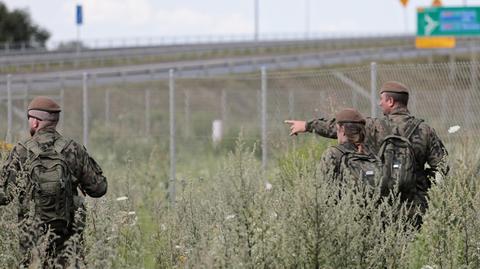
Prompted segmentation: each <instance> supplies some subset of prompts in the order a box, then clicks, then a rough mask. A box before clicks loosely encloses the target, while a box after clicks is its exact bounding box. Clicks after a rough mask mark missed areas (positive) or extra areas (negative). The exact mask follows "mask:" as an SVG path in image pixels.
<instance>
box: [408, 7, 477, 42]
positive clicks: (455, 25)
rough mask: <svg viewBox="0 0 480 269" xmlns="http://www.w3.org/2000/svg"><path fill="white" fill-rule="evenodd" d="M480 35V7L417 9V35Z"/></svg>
mask: <svg viewBox="0 0 480 269" xmlns="http://www.w3.org/2000/svg"><path fill="white" fill-rule="evenodd" d="M470 35H480V7H431V8H419V9H418V10H417V36H470Z"/></svg>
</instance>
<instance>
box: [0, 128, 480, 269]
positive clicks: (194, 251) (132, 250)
mask: <svg viewBox="0 0 480 269" xmlns="http://www.w3.org/2000/svg"><path fill="white" fill-rule="evenodd" d="M103 143H104V144H105V145H104V146H101V144H102V143H98V144H99V146H98V147H95V148H94V149H95V152H96V153H95V155H96V157H97V156H98V158H99V159H101V161H100V163H102V165H103V168H104V171H105V173H106V175H107V177H108V179H109V191H108V194H107V196H106V197H105V198H101V199H89V200H88V219H87V227H86V231H85V247H86V252H85V253H86V262H87V267H88V268H422V267H424V266H425V268H429V267H428V266H430V267H431V268H445V267H447V268H478V267H479V264H480V261H479V257H480V253H479V251H478V249H479V248H478V242H480V225H479V222H478V212H479V209H480V195H479V194H478V191H477V190H478V187H479V185H478V184H479V183H478V182H479V180H478V179H479V178H478V177H479V175H478V171H477V168H478V164H479V162H478V156H475V155H474V154H473V155H471V154H470V155H469V154H463V155H460V156H459V157H453V159H457V158H458V160H459V161H458V162H455V163H453V165H452V166H453V167H452V174H451V175H450V176H449V177H448V178H446V179H445V180H444V181H443V182H441V183H439V184H436V185H434V186H433V187H432V189H431V191H430V193H429V197H430V208H429V210H428V211H427V214H426V215H425V217H424V225H423V227H422V229H420V230H418V231H417V230H416V229H415V228H414V227H413V225H412V223H411V222H410V221H409V218H408V217H407V216H408V214H409V213H411V212H410V210H407V208H405V207H402V205H401V204H400V203H399V200H398V199H397V198H395V197H393V196H392V197H390V199H380V196H379V193H378V190H376V189H374V188H362V187H359V186H356V185H355V184H352V183H350V182H347V183H345V184H343V185H340V184H334V183H333V182H332V181H331V180H330V176H329V175H323V174H321V173H319V169H318V161H319V159H320V156H321V154H322V151H323V150H324V149H325V148H326V146H328V143H329V142H326V140H318V139H305V140H297V141H296V142H295V146H293V145H292V147H291V149H288V150H286V151H285V153H283V154H280V155H279V156H277V160H278V162H277V163H276V164H274V163H272V164H271V167H270V170H269V171H268V172H267V173H264V172H263V171H262V169H261V164H260V161H259V158H258V157H257V156H256V154H255V152H256V147H255V144H253V145H252V144H251V143H250V142H248V141H245V140H244V139H243V138H242V137H241V136H240V138H239V139H238V140H237V142H236V144H235V146H234V147H233V150H231V151H230V152H229V153H228V156H227V157H225V158H222V159H221V162H220V163H219V164H217V167H216V169H213V168H211V167H212V164H211V162H215V161H216V160H219V157H218V156H217V155H216V154H215V153H214V152H213V151H214V150H213V148H211V147H207V146H205V147H203V148H201V147H199V148H197V149H193V152H194V153H195V154H197V153H198V152H201V151H205V152H203V154H204V155H202V158H197V162H198V165H199V166H203V167H209V168H208V169H207V170H208V173H205V174H204V175H203V176H198V174H195V173H188V174H187V173H182V174H181V175H180V176H179V178H178V181H177V185H176V189H177V194H176V203H175V205H174V206H173V205H171V204H170V203H169V195H168V188H169V187H170V186H169V183H168V182H169V181H168V176H167V174H168V173H167V170H168V159H167V158H166V151H165V148H164V147H162V146H153V147H151V146H150V149H148V148H146V147H144V145H143V146H142V145H137V146H138V149H137V150H135V149H133V148H134V144H133V143H129V142H128V141H123V142H120V140H118V141H117V140H115V141H110V142H109V141H104V142H103ZM121 143H124V147H125V149H118V148H119V147H121ZM145 144H149V145H151V144H150V143H147V142H145ZM289 147H290V145H289ZM114 149H115V150H114ZM209 151H211V152H209ZM141 152H143V153H144V154H143V155H142V154H140V153H141ZM145 152H150V154H145ZM109 156H113V157H109ZM205 156H206V157H205ZM455 156H456V155H455ZM192 163H193V162H192ZM192 167H194V166H192ZM188 168H189V167H184V168H182V169H188ZM190 168H191V167H190ZM122 196H125V197H127V199H126V200H123V199H119V200H117V198H119V197H122ZM0 215H1V221H0V231H1V232H0V240H1V242H2V244H1V245H0V248H1V251H2V252H1V253H2V254H1V255H0V267H2V268H4V267H6V268H12V267H15V266H16V264H18V261H19V260H20V259H21V256H20V255H19V253H18V250H17V247H16V244H17V241H16V239H17V236H18V233H19V231H18V227H17V224H16V207H15V206H14V205H9V206H7V207H3V208H2V210H1V211H0Z"/></svg>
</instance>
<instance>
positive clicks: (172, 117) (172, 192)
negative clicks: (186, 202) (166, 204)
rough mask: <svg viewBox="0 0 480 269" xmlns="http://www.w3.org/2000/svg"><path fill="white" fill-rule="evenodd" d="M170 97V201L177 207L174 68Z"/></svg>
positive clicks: (170, 80)
mask: <svg viewBox="0 0 480 269" xmlns="http://www.w3.org/2000/svg"><path fill="white" fill-rule="evenodd" d="M169 99H170V184H169V189H170V191H169V194H170V203H171V205H172V206H173V207H175V182H176V175H175V173H176V157H175V76H174V71H173V69H170V72H169Z"/></svg>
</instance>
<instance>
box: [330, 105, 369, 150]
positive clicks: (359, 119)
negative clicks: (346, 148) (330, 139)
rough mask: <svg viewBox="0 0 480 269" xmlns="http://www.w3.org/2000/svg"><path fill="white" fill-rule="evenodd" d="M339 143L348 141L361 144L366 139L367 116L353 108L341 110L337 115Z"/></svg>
mask: <svg viewBox="0 0 480 269" xmlns="http://www.w3.org/2000/svg"><path fill="white" fill-rule="evenodd" d="M335 120H336V122H337V139H338V143H339V144H343V143H346V142H350V143H353V144H355V145H357V146H358V145H360V144H361V143H363V141H364V140H365V118H364V117H363V115H362V114H361V113H360V112H358V111H357V110H355V109H353V108H347V109H344V110H341V111H340V112H338V113H337V114H336V115H335Z"/></svg>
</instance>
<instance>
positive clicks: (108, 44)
mask: <svg viewBox="0 0 480 269" xmlns="http://www.w3.org/2000/svg"><path fill="white" fill-rule="evenodd" d="M402 35H405V34H403V33H397V34H391V33H390V34H384V33H383V34H382V33H358V32H351V33H337V32H331V33H262V34H261V35H260V36H259V39H258V40H255V38H254V36H253V35H252V34H222V35H190V36H144V37H120V38H100V39H99V38H96V39H82V40H81V43H82V46H83V47H84V48H88V49H118V48H132V47H157V46H169V45H170V46H172V45H173V46H176V45H186V44H189V45H201V44H218V43H253V42H269V41H286V40H289V41H301V40H333V39H346V38H356V39H359V38H386V37H390V36H402ZM75 42H76V40H64V41H51V42H48V46H47V47H48V48H42V47H39V46H38V44H37V43H32V44H29V43H26V42H17V43H12V42H5V43H0V54H5V55H6V54H25V53H44V52H49V51H64V52H73V51H75V49H76V47H74V44H75ZM69 45H70V46H69Z"/></svg>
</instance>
